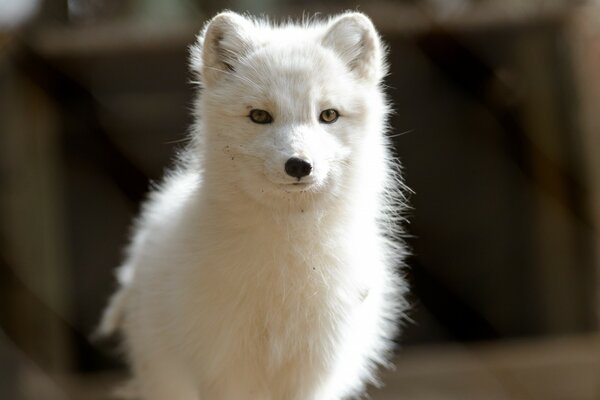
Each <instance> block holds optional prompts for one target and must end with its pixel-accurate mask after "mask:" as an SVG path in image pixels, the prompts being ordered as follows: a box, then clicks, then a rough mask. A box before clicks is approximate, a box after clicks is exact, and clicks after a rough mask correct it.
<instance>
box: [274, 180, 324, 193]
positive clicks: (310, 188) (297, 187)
mask: <svg viewBox="0 0 600 400" xmlns="http://www.w3.org/2000/svg"><path fill="white" fill-rule="evenodd" d="M272 183H273V184H274V185H275V186H276V187H277V188H278V189H280V190H283V191H285V192H288V193H291V192H316V191H317V190H316V189H317V187H318V184H317V182H316V181H315V180H314V179H308V180H304V179H302V180H300V181H287V182H272Z"/></svg>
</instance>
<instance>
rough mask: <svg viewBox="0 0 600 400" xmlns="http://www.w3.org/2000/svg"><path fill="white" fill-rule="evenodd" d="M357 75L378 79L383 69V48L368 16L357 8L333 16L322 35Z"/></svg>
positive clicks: (363, 77)
mask: <svg viewBox="0 0 600 400" xmlns="http://www.w3.org/2000/svg"><path fill="white" fill-rule="evenodd" d="M322 44H323V46H325V47H327V48H330V49H332V50H333V51H335V52H336V53H337V55H338V57H340V58H341V59H342V61H344V63H346V65H347V66H348V68H349V69H350V70H351V71H352V72H354V73H355V74H356V75H357V77H359V78H361V79H365V80H368V81H370V82H372V83H378V82H379V81H380V80H381V79H382V78H383V76H384V75H385V73H386V65H385V61H384V56H383V53H384V48H383V45H382V44H381V41H380V39H379V35H378V34H377V31H376V30H375V27H374V26H373V23H372V22H371V20H370V19H369V18H368V17H367V16H366V15H364V14H362V13H359V12H351V13H346V14H343V15H342V16H340V17H338V18H337V19H334V20H333V21H332V22H331V24H330V26H329V28H328V29H327V31H326V32H325V35H324V36H323V39H322Z"/></svg>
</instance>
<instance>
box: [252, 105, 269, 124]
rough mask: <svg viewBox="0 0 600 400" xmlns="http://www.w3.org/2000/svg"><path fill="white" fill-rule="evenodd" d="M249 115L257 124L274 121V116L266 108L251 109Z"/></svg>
mask: <svg viewBox="0 0 600 400" xmlns="http://www.w3.org/2000/svg"><path fill="white" fill-rule="evenodd" d="M248 116H249V117H250V119H251V120H252V122H254V123H256V124H270V123H271V122H273V117H271V114H269V113H268V112H266V111H265V110H257V109H254V110H251V111H250V115H248Z"/></svg>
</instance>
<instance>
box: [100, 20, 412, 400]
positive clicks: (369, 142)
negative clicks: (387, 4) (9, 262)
mask: <svg viewBox="0 0 600 400" xmlns="http://www.w3.org/2000/svg"><path fill="white" fill-rule="evenodd" d="M191 52H192V56H191V58H192V62H191V68H192V70H193V73H194V74H196V76H197V77H198V79H199V83H200V86H201V88H200V90H199V94H198V97H197V101H196V105H195V121H196V122H195V124H194V126H193V129H192V134H191V137H192V141H191V144H190V145H189V146H188V147H189V148H188V149H187V151H186V152H185V154H184V156H182V157H180V158H181V159H180V160H179V163H178V166H177V168H175V170H174V171H173V172H171V173H170V174H168V176H167V177H166V178H165V180H164V183H163V184H162V185H161V187H160V188H159V189H157V190H155V191H154V193H152V194H151V195H150V198H149V200H148V201H147V202H146V204H145V206H144V208H143V212H142V214H141V217H140V218H139V219H138V220H137V223H136V224H135V229H134V231H133V238H132V243H131V244H130V246H129V249H128V253H127V257H126V259H125V261H124V263H123V265H122V266H121V268H120V270H119V273H118V278H119V283H120V288H119V290H118V291H117V292H116V294H115V295H114V296H113V298H112V299H111V302H110V305H109V307H108V308H107V310H106V311H105V314H104V318H103V320H102V323H101V326H100V332H101V333H104V334H111V333H113V332H115V331H120V332H121V333H122V335H123V338H124V347H125V349H126V353H127V357H128V360H129V362H130V364H131V368H132V371H133V381H134V382H135V387H136V388H137V390H138V393H137V396H138V397H141V398H142V399H145V400H238V399H239V400H242V399H257V400H339V399H342V398H348V397H352V396H358V395H361V394H362V393H363V392H364V390H365V386H366V385H367V384H368V383H373V382H375V381H376V376H375V375H376V371H375V370H376V368H377V367H378V366H379V365H382V364H383V365H385V364H386V363H387V362H388V359H389V356H390V355H391V351H392V348H393V342H394V336H395V334H396V333H397V325H398V324H397V321H398V319H399V318H400V317H401V316H402V313H403V311H404V307H405V302H404V300H403V299H404V297H403V294H404V292H405V286H406V285H405V283H404V281H403V279H402V278H401V276H400V275H399V274H398V272H397V270H396V269H397V266H398V264H399V263H401V261H402V258H403V255H404V249H403V246H402V244H401V243H399V242H397V241H396V240H395V239H394V238H393V237H394V236H396V235H395V230H396V226H397V223H396V222H395V220H396V219H397V218H398V217H399V216H400V215H401V211H402V203H403V198H402V194H403V191H402V190H401V186H402V183H401V180H400V177H399V174H398V166H397V163H396V162H395V161H393V160H392V157H391V153H390V150H389V148H388V147H389V146H388V142H387V139H386V138H385V136H384V133H385V130H386V116H387V113H388V106H387V104H386V100H385V96H384V94H383V92H382V89H381V80H382V77H383V76H384V74H385V73H386V65H385V61H384V56H385V54H384V53H385V48H384V46H383V45H382V43H381V41H380V39H379V36H378V34H377V32H376V31H375V29H374V27H373V24H372V23H371V21H370V20H369V18H367V17H366V16H365V15H363V14H361V13H356V12H349V13H345V14H341V15H338V16H335V17H332V18H330V19H328V20H323V21H317V20H310V21H304V22H300V23H292V22H288V23H285V24H282V25H276V24H273V23H270V22H268V21H265V20H259V19H252V18H250V17H246V16H241V15H238V14H236V13H233V12H224V13H221V14H219V15H217V16H216V17H214V18H213V19H212V20H211V21H209V23H207V24H206V26H205V28H204V29H203V30H202V32H201V34H200V35H199V39H198V41H197V43H196V44H195V45H194V46H193V47H192V51H191Z"/></svg>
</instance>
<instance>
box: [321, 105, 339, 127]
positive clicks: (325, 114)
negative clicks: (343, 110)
mask: <svg viewBox="0 0 600 400" xmlns="http://www.w3.org/2000/svg"><path fill="white" fill-rule="evenodd" d="M339 116H340V114H339V113H338V112H337V111H336V110H334V109H333V108H329V109H327V110H324V111H322V112H321V115H319V121H321V122H323V123H325V124H331V123H334V122H335V121H337V119H338V117H339Z"/></svg>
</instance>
